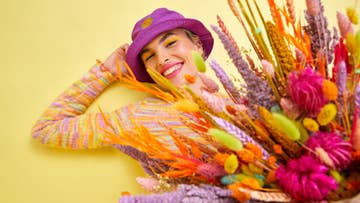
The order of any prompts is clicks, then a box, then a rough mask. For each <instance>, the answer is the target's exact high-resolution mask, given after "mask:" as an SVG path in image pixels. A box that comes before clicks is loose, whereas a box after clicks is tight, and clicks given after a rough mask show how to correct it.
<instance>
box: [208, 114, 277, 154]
mask: <svg viewBox="0 0 360 203" xmlns="http://www.w3.org/2000/svg"><path fill="white" fill-rule="evenodd" d="M211 118H212V119H214V121H215V122H216V124H218V125H219V126H220V127H221V128H222V129H224V130H226V131H227V132H228V133H230V134H232V135H234V136H235V137H236V138H237V139H239V140H240V141H241V142H242V143H243V144H246V143H252V144H254V145H256V146H258V147H259V148H260V149H261V152H262V154H263V158H264V159H268V158H269V156H270V154H269V153H268V152H267V151H266V150H265V149H264V148H263V147H262V146H261V145H260V144H259V143H258V142H257V141H255V140H254V139H253V138H252V137H250V136H249V135H247V134H246V133H245V132H244V131H242V130H241V129H240V128H238V127H236V126H235V125H233V124H231V123H230V122H228V121H226V120H224V119H222V118H219V117H216V116H211Z"/></svg>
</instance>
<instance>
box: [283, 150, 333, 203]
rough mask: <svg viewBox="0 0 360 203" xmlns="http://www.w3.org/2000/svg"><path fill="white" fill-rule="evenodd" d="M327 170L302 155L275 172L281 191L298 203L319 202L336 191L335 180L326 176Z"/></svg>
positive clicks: (315, 160) (317, 162) (313, 159)
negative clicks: (298, 202)
mask: <svg viewBox="0 0 360 203" xmlns="http://www.w3.org/2000/svg"><path fill="white" fill-rule="evenodd" d="M328 170H329V169H328V168H327V167H326V166H325V165H323V164H321V163H320V162H319V161H318V160H317V159H315V158H313V157H311V156H309V155H304V156H302V157H300V158H299V159H293V160H290V161H289V162H288V163H287V165H286V166H280V167H279V168H278V169H277V170H276V179H277V181H278V183H279V186H280V187H281V188H282V190H283V191H284V192H286V193H288V194H289V195H291V196H292V198H294V199H295V200H298V201H300V202H309V201H321V200H324V199H325V198H326V196H327V195H328V194H329V193H330V192H331V191H332V190H336V189H337V187H338V184H337V182H336V180H335V179H334V178H332V177H330V176H328V175H327V172H328Z"/></svg>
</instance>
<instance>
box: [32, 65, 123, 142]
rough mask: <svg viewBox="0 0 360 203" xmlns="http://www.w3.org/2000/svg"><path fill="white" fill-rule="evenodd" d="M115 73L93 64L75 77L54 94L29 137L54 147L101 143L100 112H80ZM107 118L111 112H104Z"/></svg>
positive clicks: (102, 124) (109, 81)
mask: <svg viewBox="0 0 360 203" xmlns="http://www.w3.org/2000/svg"><path fill="white" fill-rule="evenodd" d="M115 80H116V77H115V76H114V75H113V74H112V73H110V72H109V71H103V70H100V68H99V67H98V66H97V65H95V66H94V67H92V68H91V69H90V71H89V72H88V73H86V74H85V75H84V76H83V77H82V78H81V79H80V80H79V81H77V82H75V83H74V84H73V85H71V86H70V87H69V88H68V89H67V90H66V91H65V92H63V93H62V94H61V95H60V96H58V97H57V98H56V99H55V100H54V101H53V103H52V104H51V105H50V106H49V107H48V108H47V109H46V110H45V112H44V113H43V114H42V116H41V117H40V118H39V120H38V121H37V122H36V124H35V126H34V127H33V129H32V132H31V133H32V136H33V138H35V139H37V140H39V141H40V142H41V143H43V144H47V145H50V146H54V147H62V148H72V149H82V148H96V147H99V146H102V145H103V139H102V136H103V135H102V133H101V129H100V127H104V126H105V124H104V121H103V119H102V117H101V115H100V114H84V113H85V111H86V110H87V108H88V107H89V106H90V105H91V103H92V102H93V101H94V100H95V98H96V97H97V96H98V95H100V94H101V92H102V91H103V90H104V89H105V88H106V87H108V86H109V85H110V84H111V83H112V82H113V81H115ZM105 115H106V117H107V118H108V120H113V117H114V115H112V114H111V113H106V114H105Z"/></svg>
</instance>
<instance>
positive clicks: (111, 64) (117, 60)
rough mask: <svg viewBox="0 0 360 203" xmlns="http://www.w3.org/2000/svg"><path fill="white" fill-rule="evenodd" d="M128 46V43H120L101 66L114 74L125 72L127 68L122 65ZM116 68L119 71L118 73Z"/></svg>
mask: <svg viewBox="0 0 360 203" xmlns="http://www.w3.org/2000/svg"><path fill="white" fill-rule="evenodd" d="M128 48H129V44H123V45H121V46H120V47H119V48H117V49H116V50H115V51H114V52H113V53H112V54H111V55H110V56H109V57H108V58H107V59H106V60H105V62H104V63H103V65H102V67H101V68H102V69H105V70H108V71H110V72H111V73H112V74H114V75H118V74H125V73H126V72H127V70H126V68H125V67H124V62H125V58H126V52H127V50H128ZM118 66H119V68H120V69H119V68H118ZM118 70H120V71H121V72H120V73H119V72H118Z"/></svg>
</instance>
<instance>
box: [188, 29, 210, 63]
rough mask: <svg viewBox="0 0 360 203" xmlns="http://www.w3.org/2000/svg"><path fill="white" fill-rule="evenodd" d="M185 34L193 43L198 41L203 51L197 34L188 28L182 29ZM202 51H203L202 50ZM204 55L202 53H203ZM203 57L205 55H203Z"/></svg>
mask: <svg viewBox="0 0 360 203" xmlns="http://www.w3.org/2000/svg"><path fill="white" fill-rule="evenodd" d="M183 30H184V32H185V34H186V36H187V37H188V38H189V39H190V40H191V41H192V42H193V43H199V44H200V46H201V47H202V49H203V51H204V47H203V46H202V44H201V40H200V38H199V36H198V35H196V34H195V33H193V32H191V31H190V30H187V29H183ZM203 53H204V52H203ZM203 55H204V54H203ZM203 57H205V56H203Z"/></svg>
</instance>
